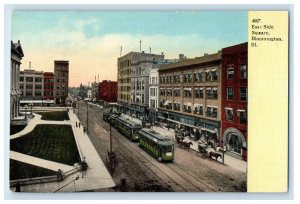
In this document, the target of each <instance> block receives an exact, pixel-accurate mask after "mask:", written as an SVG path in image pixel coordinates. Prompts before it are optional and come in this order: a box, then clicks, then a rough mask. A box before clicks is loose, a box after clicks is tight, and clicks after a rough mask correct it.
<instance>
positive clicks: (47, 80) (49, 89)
mask: <svg viewBox="0 0 300 204" xmlns="http://www.w3.org/2000/svg"><path fill="white" fill-rule="evenodd" d="M43 100H46V101H49V100H51V101H54V73H53V72H44V96H43Z"/></svg>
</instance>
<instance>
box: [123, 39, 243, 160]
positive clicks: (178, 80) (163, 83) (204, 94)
mask: <svg viewBox="0 0 300 204" xmlns="http://www.w3.org/2000/svg"><path fill="white" fill-rule="evenodd" d="M247 50H248V43H243V44H239V45H234V46H231V47H227V48H223V49H222V50H220V51H219V52H217V53H214V54H204V56H201V57H196V58H193V59H187V58H186V57H184V55H180V56H179V59H178V60H167V59H165V58H164V55H163V54H161V55H155V54H147V53H144V52H130V53H128V54H126V55H124V56H122V57H120V58H118V104H119V106H120V110H121V111H122V112H124V113H127V114H136V115H137V117H140V118H143V119H145V118H146V119H148V120H163V121H165V122H167V123H168V124H169V126H171V127H174V128H175V127H178V126H181V127H184V128H185V129H186V130H187V131H188V132H190V135H192V136H193V137H195V138H196V139H197V140H203V141H206V142H210V143H213V145H214V146H221V147H225V148H226V149H227V150H228V153H231V154H232V155H234V156H235V157H238V158H240V159H243V160H247V84H248V83H247V64H248V58H247V56H248V51H247Z"/></svg>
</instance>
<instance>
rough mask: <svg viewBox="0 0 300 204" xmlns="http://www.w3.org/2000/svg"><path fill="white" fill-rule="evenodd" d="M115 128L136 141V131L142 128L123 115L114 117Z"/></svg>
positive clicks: (137, 136) (137, 138)
mask: <svg viewBox="0 0 300 204" xmlns="http://www.w3.org/2000/svg"><path fill="white" fill-rule="evenodd" d="M115 127H116V129H117V130H118V131H119V132H121V133H123V134H124V135H125V136H126V137H128V138H129V139H130V140H131V141H138V140H139V135H138V131H140V130H141V129H142V126H141V125H140V124H138V123H135V122H133V121H130V120H129V119H127V118H124V117H116V118H115Z"/></svg>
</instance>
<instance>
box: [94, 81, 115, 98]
mask: <svg viewBox="0 0 300 204" xmlns="http://www.w3.org/2000/svg"><path fill="white" fill-rule="evenodd" d="M98 93H99V98H98V100H103V101H106V102H117V99H118V82H116V81H108V80H103V81H102V82H100V83H99V85H98Z"/></svg>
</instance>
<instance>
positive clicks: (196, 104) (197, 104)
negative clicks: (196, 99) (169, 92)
mask: <svg viewBox="0 0 300 204" xmlns="http://www.w3.org/2000/svg"><path fill="white" fill-rule="evenodd" d="M198 106H203V104H199V103H195V104H194V107H198Z"/></svg>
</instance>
